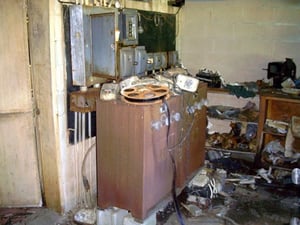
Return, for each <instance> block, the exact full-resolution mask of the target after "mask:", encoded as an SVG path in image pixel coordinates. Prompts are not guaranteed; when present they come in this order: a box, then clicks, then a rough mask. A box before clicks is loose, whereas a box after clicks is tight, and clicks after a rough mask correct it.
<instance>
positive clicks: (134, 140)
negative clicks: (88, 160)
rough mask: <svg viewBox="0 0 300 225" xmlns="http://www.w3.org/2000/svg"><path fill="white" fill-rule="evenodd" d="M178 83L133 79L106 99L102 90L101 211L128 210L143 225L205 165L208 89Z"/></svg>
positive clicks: (184, 80)
mask: <svg viewBox="0 0 300 225" xmlns="http://www.w3.org/2000/svg"><path fill="white" fill-rule="evenodd" d="M176 78H177V80H176V83H177V84H178V85H176V83H175V84H174V83H173V84H172V79H170V80H168V79H166V76H161V75H157V76H156V77H155V79H153V78H145V79H143V78H137V77H131V78H128V79H126V80H124V81H122V82H121V83H120V84H119V85H118V88H119V93H121V94H120V95H113V97H112V98H107V95H105V93H110V92H109V91H108V89H109V88H108V89H107V87H106V90H105V92H103V94H104V95H102V97H101V99H100V100H99V101H97V178H98V181H97V182H98V207H100V208H101V209H105V208H108V207H112V206H115V207H118V208H121V209H126V210H128V211H130V212H131V214H132V215H133V217H134V218H136V219H137V220H141V221H143V220H144V219H145V218H146V217H147V216H149V215H150V214H151V213H152V212H153V211H155V209H156V207H157V206H159V204H160V203H161V202H162V201H163V200H164V199H167V198H168V197H170V196H171V191H172V188H175V189H176V190H177V191H179V190H180V189H182V188H183V187H184V186H185V184H186V183H187V182H188V181H189V180H190V179H191V178H192V176H193V175H194V174H195V173H196V172H197V170H198V169H199V168H200V167H201V166H203V164H204V154H205V150H204V144H205V129H206V107H205V104H206V89H207V84H206V83H204V82H199V81H198V80H197V79H196V78H193V77H190V76H186V75H181V76H176ZM194 82H195V83H194ZM198 82H199V83H198ZM179 86H181V87H182V88H183V89H182V88H179ZM115 87H116V86H115ZM174 87H176V88H174ZM104 88H105V87H104ZM184 88H185V89H186V90H184ZM108 99H109V100H108ZM175 169H176V170H175ZM174 172H176V177H175V176H174ZM173 181H174V185H175V187H173V185H172V183H173Z"/></svg>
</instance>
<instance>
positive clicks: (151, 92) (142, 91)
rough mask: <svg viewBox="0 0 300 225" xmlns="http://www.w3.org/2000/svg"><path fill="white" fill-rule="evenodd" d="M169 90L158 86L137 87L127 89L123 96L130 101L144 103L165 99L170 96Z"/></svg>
mask: <svg viewBox="0 0 300 225" xmlns="http://www.w3.org/2000/svg"><path fill="white" fill-rule="evenodd" d="M168 93H169V88H168V87H166V86H162V85H157V84H147V85H137V86H133V87H129V88H125V89H123V90H122V91H121V95H123V96H124V98H125V99H126V100H128V101H133V102H143V101H153V100H157V99H161V98H164V97H166V96H167V95H168Z"/></svg>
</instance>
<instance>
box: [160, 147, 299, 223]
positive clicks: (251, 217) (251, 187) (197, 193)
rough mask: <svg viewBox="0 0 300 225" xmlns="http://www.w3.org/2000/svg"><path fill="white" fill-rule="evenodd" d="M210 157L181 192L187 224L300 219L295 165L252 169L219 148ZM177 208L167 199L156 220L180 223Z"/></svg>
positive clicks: (274, 221) (182, 210)
mask: <svg viewBox="0 0 300 225" xmlns="http://www.w3.org/2000/svg"><path fill="white" fill-rule="evenodd" d="M210 155H212V153H210ZM207 158H209V157H207ZM210 159H212V160H207V161H206V163H205V166H204V167H203V168H202V169H201V170H200V171H199V172H198V173H197V174H196V176H195V177H194V178H193V179H192V180H191V182H190V183H189V184H188V185H187V186H186V188H185V189H184V190H183V192H182V193H181V194H180V196H179V197H178V198H179V200H180V203H181V212H182V213H183V215H184V218H185V224H186V225H187V224H188V225H191V224H197V225H199V224H214V225H217V224H218V225H222V224H224V225H225V224H234V225H237V224H240V225H242V224H245V225H257V224H263V225H277V224H278V225H283V224H286V225H299V224H300V219H299V218H300V198H299V197H300V186H299V185H298V184H297V183H296V182H293V179H292V174H293V173H292V171H291V170H286V169H282V168H278V167H274V168H272V167H269V168H267V169H266V168H259V169H254V168H253V166H252V165H251V164H250V165H248V164H249V162H245V161H243V160H240V159H233V158H230V157H226V158H224V157H219V156H218V157H216V154H214V157H210ZM294 171H296V170H294ZM294 173H295V172H294ZM296 176H297V175H296ZM294 180H295V178H294ZM164 212H165V214H164ZM175 214H176V212H175V210H174V209H173V208H172V204H171V205H168V206H167V208H166V209H165V211H164V210H162V211H160V212H159V213H158V214H157V215H158V217H157V221H158V223H157V224H166V225H177V224H181V225H182V223H180V221H178V220H177V218H176V216H174V215H175Z"/></svg>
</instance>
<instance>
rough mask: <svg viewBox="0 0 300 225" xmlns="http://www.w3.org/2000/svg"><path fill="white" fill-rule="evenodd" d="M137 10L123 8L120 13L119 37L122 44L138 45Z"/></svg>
mask: <svg viewBox="0 0 300 225" xmlns="http://www.w3.org/2000/svg"><path fill="white" fill-rule="evenodd" d="M137 27H138V12H137V10H134V9H123V10H122V12H121V13H120V18H119V28H120V29H121V30H120V39H121V41H122V43H123V45H138V32H137Z"/></svg>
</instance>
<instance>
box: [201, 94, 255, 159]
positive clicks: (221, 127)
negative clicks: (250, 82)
mask: <svg viewBox="0 0 300 225" xmlns="http://www.w3.org/2000/svg"><path fill="white" fill-rule="evenodd" d="M249 101H250V102H252V103H254V104H255V105H256V106H259V97H258V96H255V97H254V98H237V97H236V96H235V95H231V94H229V92H228V91H227V90H224V89H220V88H209V89H208V102H209V105H208V108H209V107H214V106H221V108H222V107H224V108H225V109H226V108H228V109H229V110H230V109H231V108H232V109H233V110H235V109H241V108H243V107H244V106H245V105H246V104H247V103H248V102H249ZM207 115H208V120H209V123H210V124H212V126H213V127H212V128H211V129H209V133H219V134H223V135H224V136H225V137H226V136H227V135H228V134H229V133H230V131H231V127H230V125H231V123H241V124H242V130H241V134H242V135H245V131H246V126H247V125H248V124H254V125H255V126H256V128H257V126H258V111H257V112H256V116H255V118H253V117H251V116H250V118H249V117H247V116H245V115H242V114H239V115H235V116H233V117H230V116H228V117H227V115H225V116H223V115H221V117H220V116H214V115H209V113H208V114H207ZM209 137H211V136H210V135H209ZM209 137H208V139H209ZM208 141H209V140H207V143H206V149H207V150H216V151H221V152H224V153H229V154H230V155H231V156H234V155H243V156H246V157H247V158H249V157H250V158H251V159H254V158H255V155H256V148H257V147H256V139H255V140H253V143H254V146H253V147H252V149H253V150H252V151H251V150H249V149H245V148H244V149H238V148H229V147H228V146H227V147H225V148H224V147H222V146H212V145H210V144H209V143H208Z"/></svg>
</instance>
